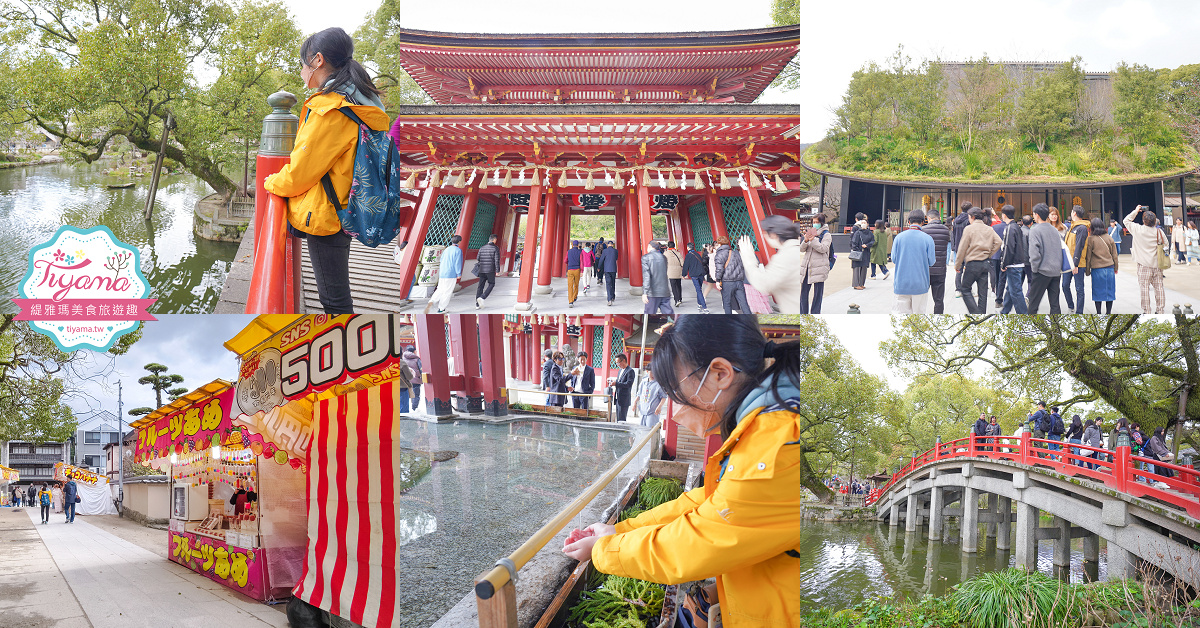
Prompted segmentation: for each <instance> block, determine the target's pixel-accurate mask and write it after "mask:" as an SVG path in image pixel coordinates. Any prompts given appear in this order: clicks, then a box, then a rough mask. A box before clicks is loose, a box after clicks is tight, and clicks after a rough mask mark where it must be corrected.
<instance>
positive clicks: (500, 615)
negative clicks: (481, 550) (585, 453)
mask: <svg viewBox="0 0 1200 628" xmlns="http://www.w3.org/2000/svg"><path fill="white" fill-rule="evenodd" d="M657 433H658V430H656V429H652V430H649V431H648V432H646V435H645V436H643V437H642V438H641V440H639V441H638V442H637V443H635V444H634V446H633V447H631V448H630V449H629V451H628V452H626V453H625V455H624V456H622V457H621V459H620V460H618V461H617V462H616V464H614V465H613V466H612V467H611V468H609V470H608V471H606V472H605V473H604V475H602V476H600V478H599V479H598V480H596V482H594V483H593V484H592V486H590V487H589V488H588V489H587V490H586V491H584V492H583V493H580V494H579V496H578V497H576V498H575V499H574V500H573V501H572V502H571V503H570V504H567V505H566V507H564V508H563V509H562V510H560V511H559V512H558V514H557V515H555V516H554V518H553V519H551V520H550V521H548V522H547V523H546V525H544V526H542V527H541V529H540V530H538V531H537V532H535V533H534V534H533V536H531V537H529V539H528V540H526V541H525V542H524V543H522V544H521V546H520V547H518V548H517V549H516V550H514V551H513V552H512V553H511V554H509V555H508V556H507V557H505V558H502V559H500V560H498V561H496V566H495V567H492V568H491V569H490V570H488V571H487V572H485V573H483V574H482V575H480V576H479V577H478V578H476V580H475V604H476V605H477V606H478V608H479V626H480V628H493V627H495V626H499V625H504V626H516V625H517V624H516V589H515V587H513V579H512V576H513V575H515V574H516V572H518V571H520V570H521V568H522V567H524V566H525V564H526V563H528V562H529V561H530V559H532V558H533V557H534V555H535V554H537V553H538V552H539V551H541V549H542V548H543V547H545V546H546V543H549V542H550V540H551V539H553V538H554V537H555V535H557V534H558V533H559V531H561V530H562V529H563V527H564V526H566V525H567V524H568V523H570V522H571V520H572V519H574V518H575V515H578V514H579V512H580V511H582V510H583V508H584V506H587V505H588V503H590V502H591V501H592V500H593V499H595V498H596V496H597V495H599V494H600V491H601V490H603V489H604V488H605V487H606V486H608V485H609V483H611V482H612V481H613V480H614V479H615V478H616V477H617V474H619V473H620V472H621V471H622V470H623V469H625V467H626V466H628V465H629V463H630V462H632V461H633V460H634V459H635V458H636V457H637V455H638V453H640V452H641V451H642V449H643V448H645V447H646V445H647V444H648V443H650V442H651V440H652V439H653V438H654V436H655V435H656V434H657ZM502 563H510V564H511V565H512V569H513V571H512V573H511V574H510V572H509V569H508V566H507V565H504V566H501V564H502ZM497 592H501V595H496V593H497Z"/></svg>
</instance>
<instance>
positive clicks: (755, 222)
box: [742, 187, 775, 264]
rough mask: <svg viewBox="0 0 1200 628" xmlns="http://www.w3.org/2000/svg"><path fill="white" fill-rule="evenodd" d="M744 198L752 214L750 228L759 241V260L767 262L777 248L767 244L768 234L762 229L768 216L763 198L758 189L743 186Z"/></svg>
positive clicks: (748, 210)
mask: <svg viewBox="0 0 1200 628" xmlns="http://www.w3.org/2000/svg"><path fill="white" fill-rule="evenodd" d="M742 198H744V199H745V200H746V210H747V212H749V214H750V228H751V229H752V230H753V231H754V239H755V240H757V241H758V261H760V262H762V263H764V264H766V263H767V262H769V261H771V256H772V255H774V254H775V250H774V249H772V248H771V247H770V245H768V244H767V239H766V234H765V233H764V232H763V230H762V221H763V219H764V218H766V215H765V214H764V213H763V207H762V199H761V198H760V197H759V196H758V191H757V190H754V189H751V188H749V187H745V188H742Z"/></svg>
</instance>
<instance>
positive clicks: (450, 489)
mask: <svg viewBox="0 0 1200 628" xmlns="http://www.w3.org/2000/svg"><path fill="white" fill-rule="evenodd" d="M399 429H400V440H399V442H397V443H396V444H397V445H398V446H400V447H404V448H408V449H413V450H418V451H442V450H454V451H457V452H459V453H458V456H457V457H455V458H453V459H450V460H447V461H445V462H435V463H433V469H432V470H431V471H430V472H429V473H428V474H427V475H425V476H424V477H422V478H421V479H420V480H418V481H417V483H416V484H415V485H413V486H412V487H411V488H409V489H408V490H407V491H405V492H404V493H403V494H401V495H400V496H399V497H397V502H398V505H399V506H401V507H402V508H403V509H404V512H406V513H407V514H406V515H405V516H403V517H402V518H401V520H400V521H399V522H398V523H397V526H398V530H397V535H398V536H400V537H401V540H403V541H404V543H401V547H399V548H398V549H397V557H396V560H397V563H398V564H400V565H403V566H404V569H403V570H401V571H400V572H399V573H398V574H397V577H398V578H399V579H400V583H399V584H400V586H399V587H398V588H399V590H400V591H401V593H400V595H399V596H398V599H397V600H396V608H397V612H398V613H399V614H400V615H398V617H397V619H396V624H397V625H402V626H413V627H418V626H429V625H430V624H432V623H433V622H434V621H436V620H437V619H438V618H439V617H441V616H442V615H444V614H445V613H446V611H448V610H449V609H450V607H452V606H454V604H456V603H457V602H458V601H459V600H460V599H462V597H463V596H464V595H466V594H467V593H469V592H470V589H471V582H472V581H473V579H474V578H475V576H477V575H479V574H480V573H481V572H482V571H483V570H484V569H485V568H487V567H491V566H492V565H493V563H495V561H496V559H497V558H500V557H502V556H504V555H506V554H508V553H509V552H511V551H512V550H513V549H515V548H516V547H517V546H518V545H520V544H521V543H523V542H524V541H525V540H526V539H528V538H529V536H530V535H532V534H533V533H534V532H535V531H537V529H538V528H539V527H541V526H542V525H543V524H544V523H545V522H546V521H547V520H549V519H550V517H552V516H553V515H554V514H555V513H557V512H558V511H559V510H560V509H561V508H562V507H563V506H564V505H565V504H566V503H567V502H569V501H570V500H572V499H574V497H575V496H576V495H578V494H579V493H580V492H582V491H583V490H584V489H586V488H587V486H588V485H589V484H591V482H592V481H593V480H595V479H596V478H597V477H599V476H600V475H601V474H602V473H604V471H605V470H607V469H608V468H609V467H610V466H612V464H613V462H614V461H616V459H617V458H620V457H621V456H622V455H624V454H625V453H626V452H627V451H629V448H630V446H631V445H632V443H633V439H634V436H633V435H631V434H630V433H627V432H616V431H607V430H598V429H593V428H586V427H584V428H579V427H572V426H567V425H559V424H554V423H544V422H541V421H516V422H512V423H508V424H500V425H489V424H483V423H478V422H474V421H466V422H455V423H442V424H433V423H427V422H424V421H414V420H404V421H402V422H401V425H400V428H399ZM642 466H643V463H639V462H636V461H635V462H633V463H630V465H629V467H627V470H626V472H625V475H624V476H622V478H618V479H617V480H614V481H615V482H619V483H620V484H622V485H623V484H624V483H625V482H626V481H627V479H628V477H632V475H633V474H636V473H637V472H638V471H640V469H641V467H642ZM581 523H582V524H583V525H587V524H590V523H593V522H591V521H587V522H581ZM543 551H557V549H556V548H547V550H543Z"/></svg>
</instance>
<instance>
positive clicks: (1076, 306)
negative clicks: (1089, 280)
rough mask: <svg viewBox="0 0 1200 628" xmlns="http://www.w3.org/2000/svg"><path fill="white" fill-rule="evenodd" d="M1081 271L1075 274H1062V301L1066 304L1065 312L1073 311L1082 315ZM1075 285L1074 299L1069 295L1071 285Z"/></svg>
mask: <svg viewBox="0 0 1200 628" xmlns="http://www.w3.org/2000/svg"><path fill="white" fill-rule="evenodd" d="M1083 275H1084V272H1083V270H1080V271H1079V272H1077V273H1075V274H1071V273H1069V272H1066V273H1063V276H1062V292H1063V300H1064V301H1066V302H1067V311H1068V312H1070V311H1072V310H1074V311H1075V313H1076V314H1083ZM1072 283H1074V284H1075V294H1074V298H1072V295H1071V284H1072Z"/></svg>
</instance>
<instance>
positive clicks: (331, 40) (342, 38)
mask: <svg viewBox="0 0 1200 628" xmlns="http://www.w3.org/2000/svg"><path fill="white" fill-rule="evenodd" d="M317 53H320V54H321V56H322V57H324V59H325V63H327V64H329V68H330V69H331V70H332V71H333V72H332V74H330V76H329V80H327V81H326V84H325V85H322V86H320V87H319V88H318V91H319V92H320V93H322V94H325V93H328V92H336V91H338V89H339V88H341V87H343V86H345V85H346V84H347V83H349V84H352V85H354V87H356V88H358V91H360V92H362V93H363V94H364V95H366V96H378V95H380V94H381V93H382V92H380V91H379V88H377V87H375V82H374V81H372V80H371V75H370V74H367V69H366V68H364V67H363V66H362V64H361V63H359V62H357V61H355V60H354V40H353V39H351V38H350V36H349V35H347V34H346V31H344V30H342V29H340V28H338V27H336V26H335V27H333V28H327V29H325V30H323V31H321V32H319V33H314V34H313V35H310V36H309V38H308V39H306V40H304V44H303V45H301V46H300V61H302V62H303V63H304V64H305V65H309V64H310V63H311V62H312V58H313V57H314V56H316V55H317ZM309 67H312V66H311V65H309ZM356 104H364V103H356Z"/></svg>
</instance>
